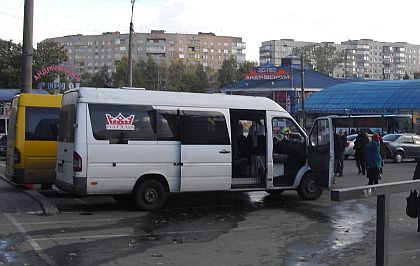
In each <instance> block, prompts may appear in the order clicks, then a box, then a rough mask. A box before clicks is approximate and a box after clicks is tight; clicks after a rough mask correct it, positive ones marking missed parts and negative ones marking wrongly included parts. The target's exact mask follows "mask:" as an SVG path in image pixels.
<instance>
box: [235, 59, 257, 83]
mask: <svg viewBox="0 0 420 266" xmlns="http://www.w3.org/2000/svg"><path fill="white" fill-rule="evenodd" d="M256 66H258V62H254V61H245V62H244V63H243V64H240V65H239V68H238V74H237V80H242V79H244V77H245V75H246V74H248V73H249V72H250V71H251V69H252V68H254V67H256Z"/></svg>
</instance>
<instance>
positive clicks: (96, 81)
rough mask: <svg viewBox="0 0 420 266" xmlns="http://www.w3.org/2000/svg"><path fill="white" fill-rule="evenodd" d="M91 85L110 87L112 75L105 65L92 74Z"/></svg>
mask: <svg viewBox="0 0 420 266" xmlns="http://www.w3.org/2000/svg"><path fill="white" fill-rule="evenodd" d="M91 80H92V83H93V86H94V87H96V88H112V77H111V74H110V73H109V68H108V67H107V66H103V67H101V69H100V70H99V71H98V72H97V73H95V74H93V76H92V79H91Z"/></svg>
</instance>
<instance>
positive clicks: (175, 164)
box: [174, 163, 184, 166]
mask: <svg viewBox="0 0 420 266" xmlns="http://www.w3.org/2000/svg"><path fill="white" fill-rule="evenodd" d="M178 165H179V166H183V165H184V164H183V163H174V166H178Z"/></svg>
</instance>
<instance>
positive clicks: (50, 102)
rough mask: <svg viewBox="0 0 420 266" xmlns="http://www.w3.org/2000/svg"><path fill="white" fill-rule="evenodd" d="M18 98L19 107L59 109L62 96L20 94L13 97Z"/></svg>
mask: <svg viewBox="0 0 420 266" xmlns="http://www.w3.org/2000/svg"><path fill="white" fill-rule="evenodd" d="M15 97H16V98H19V105H24V106H39V107H44V106H45V107H61V98H62V95H61V94H59V95H49V94H31V93H21V94H18V95H16V96H15Z"/></svg>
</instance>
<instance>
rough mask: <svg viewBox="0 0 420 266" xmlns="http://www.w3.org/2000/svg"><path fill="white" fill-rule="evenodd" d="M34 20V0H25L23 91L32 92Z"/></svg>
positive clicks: (22, 66)
mask: <svg viewBox="0 0 420 266" xmlns="http://www.w3.org/2000/svg"><path fill="white" fill-rule="evenodd" d="M33 20H34V1H33V0H25V7H24V19H23V53H22V65H21V71H22V79H21V86H22V88H21V91H22V92H23V93H32V58H33V47H32V36H33Z"/></svg>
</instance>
